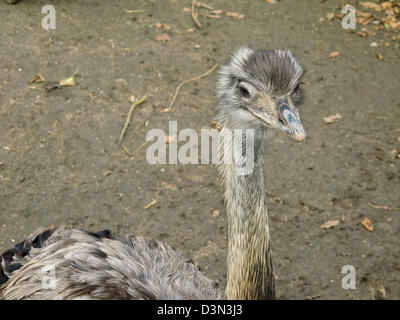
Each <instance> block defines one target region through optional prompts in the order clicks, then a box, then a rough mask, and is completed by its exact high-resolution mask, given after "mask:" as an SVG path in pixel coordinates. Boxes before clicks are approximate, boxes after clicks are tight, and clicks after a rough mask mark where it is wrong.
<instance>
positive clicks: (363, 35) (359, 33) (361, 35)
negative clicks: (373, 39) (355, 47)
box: [356, 31, 367, 38]
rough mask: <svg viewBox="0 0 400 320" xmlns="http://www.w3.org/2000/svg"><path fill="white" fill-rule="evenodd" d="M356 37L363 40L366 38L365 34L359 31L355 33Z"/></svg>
mask: <svg viewBox="0 0 400 320" xmlns="http://www.w3.org/2000/svg"><path fill="white" fill-rule="evenodd" d="M356 35H358V36H360V37H363V38H365V37H366V36H367V34H366V33H365V32H361V31H357V32H356Z"/></svg>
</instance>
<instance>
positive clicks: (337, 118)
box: [324, 113, 342, 123]
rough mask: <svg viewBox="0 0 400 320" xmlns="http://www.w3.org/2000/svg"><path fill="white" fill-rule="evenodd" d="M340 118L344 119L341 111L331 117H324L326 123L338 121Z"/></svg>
mask: <svg viewBox="0 0 400 320" xmlns="http://www.w3.org/2000/svg"><path fill="white" fill-rule="evenodd" d="M339 119H342V116H341V114H340V113H336V114H333V115H331V116H329V117H324V121H325V123H334V122H337V121H338V120H339Z"/></svg>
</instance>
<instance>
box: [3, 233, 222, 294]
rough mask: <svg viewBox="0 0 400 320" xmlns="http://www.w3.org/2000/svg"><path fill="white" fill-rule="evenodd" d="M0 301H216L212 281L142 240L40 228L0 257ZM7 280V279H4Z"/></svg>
mask: <svg viewBox="0 0 400 320" xmlns="http://www.w3.org/2000/svg"><path fill="white" fill-rule="evenodd" d="M1 271H3V272H4V274H3V278H4V277H10V279H9V280H8V281H6V282H5V283H4V284H3V286H1V287H0V299H13V300H14V299H146V300H148V299H152V300H153V299H157V300H159V299H161V300H170V299H174V300H180V299H220V298H221V297H222V293H221V291H220V289H218V286H217V284H216V282H214V281H211V280H209V279H208V278H207V277H206V276H205V275H204V274H203V273H201V272H200V271H199V270H198V268H197V267H196V266H195V265H194V264H193V263H192V262H191V260H188V259H186V258H184V257H183V256H182V255H181V254H179V253H178V252H177V251H176V250H174V249H172V248H171V247H170V246H169V245H168V244H166V243H164V242H162V241H157V240H154V239H151V238H147V237H132V236H120V235H113V234H111V233H110V232H108V231H103V232H99V233H92V232H87V231H83V230H76V229H72V230H66V229H63V228H57V229H50V230H39V231H37V232H35V233H33V234H32V235H31V236H29V237H28V238H27V239H26V240H25V241H23V242H21V243H20V244H19V245H17V246H15V247H14V248H13V249H11V250H8V251H6V252H5V253H3V254H2V261H1V267H0V273H1ZM6 280H7V279H6Z"/></svg>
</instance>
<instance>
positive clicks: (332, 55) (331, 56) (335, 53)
mask: <svg viewBox="0 0 400 320" xmlns="http://www.w3.org/2000/svg"><path fill="white" fill-rule="evenodd" d="M339 54H340V52H339V51H333V52H331V53H330V54H329V56H328V58H336V57H337V56H338V55H339Z"/></svg>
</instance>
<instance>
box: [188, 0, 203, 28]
mask: <svg viewBox="0 0 400 320" xmlns="http://www.w3.org/2000/svg"><path fill="white" fill-rule="evenodd" d="M195 4H196V0H193V1H192V9H191V11H190V13H191V15H192V18H193V21H194V23H196V26H197V27H198V28H199V29H201V27H202V26H201V23H200V21H199V19H198V18H197V17H198V15H197V12H196V11H194V7H195Z"/></svg>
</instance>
